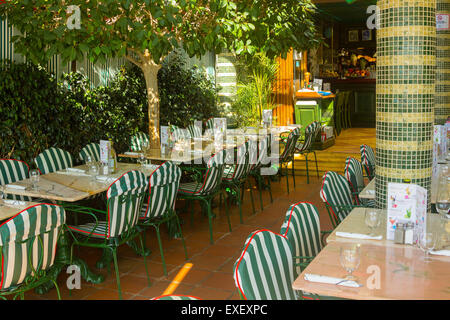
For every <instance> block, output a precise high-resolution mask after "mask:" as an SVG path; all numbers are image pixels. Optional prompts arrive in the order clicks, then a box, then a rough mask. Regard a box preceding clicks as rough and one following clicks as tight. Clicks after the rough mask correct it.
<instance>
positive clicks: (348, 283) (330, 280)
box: [304, 273, 363, 288]
mask: <svg viewBox="0 0 450 320" xmlns="http://www.w3.org/2000/svg"><path fill="white" fill-rule="evenodd" d="M304 279H305V280H306V281H311V282H318V283H327V284H334V285H338V286H345V287H353V288H360V287H362V286H363V285H362V284H360V283H358V282H356V281H354V280H351V279H343V278H335V277H328V276H322V275H319V274H311V273H305V275H304Z"/></svg>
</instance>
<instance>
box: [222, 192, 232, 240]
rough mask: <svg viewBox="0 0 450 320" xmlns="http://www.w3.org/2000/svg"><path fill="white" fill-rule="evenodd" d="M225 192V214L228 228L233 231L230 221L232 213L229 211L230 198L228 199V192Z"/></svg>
mask: <svg viewBox="0 0 450 320" xmlns="http://www.w3.org/2000/svg"><path fill="white" fill-rule="evenodd" d="M223 192H225V195H224V201H223V202H224V203H225V214H226V215H227V220H228V228H229V229H230V232H231V231H232V230H231V220H230V212H229V211H228V198H227V192H226V191H225V190H224V191H223Z"/></svg>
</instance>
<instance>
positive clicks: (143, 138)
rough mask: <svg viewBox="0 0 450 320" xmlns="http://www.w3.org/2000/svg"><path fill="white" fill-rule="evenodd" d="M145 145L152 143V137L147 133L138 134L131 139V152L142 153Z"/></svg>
mask: <svg viewBox="0 0 450 320" xmlns="http://www.w3.org/2000/svg"><path fill="white" fill-rule="evenodd" d="M143 143H147V144H148V143H150V136H149V135H148V133H145V132H138V133H136V134H135V135H133V136H131V138H130V150H131V151H142V145H143Z"/></svg>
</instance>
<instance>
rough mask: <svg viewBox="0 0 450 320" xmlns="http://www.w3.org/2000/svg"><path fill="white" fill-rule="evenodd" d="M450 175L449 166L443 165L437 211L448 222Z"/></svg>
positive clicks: (439, 177) (438, 187) (439, 176)
mask: <svg viewBox="0 0 450 320" xmlns="http://www.w3.org/2000/svg"><path fill="white" fill-rule="evenodd" d="M449 182H450V175H449V170H448V166H446V165H443V166H441V167H440V168H439V175H438V185H437V195H436V210H437V211H438V212H439V214H440V215H441V217H442V218H443V219H444V220H446V219H450V184H449Z"/></svg>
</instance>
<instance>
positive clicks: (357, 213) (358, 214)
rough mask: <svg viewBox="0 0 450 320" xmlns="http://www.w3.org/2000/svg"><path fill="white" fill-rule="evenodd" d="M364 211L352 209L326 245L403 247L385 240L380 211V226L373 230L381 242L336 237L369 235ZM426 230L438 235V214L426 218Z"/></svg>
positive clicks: (382, 212) (384, 222)
mask: <svg viewBox="0 0 450 320" xmlns="http://www.w3.org/2000/svg"><path fill="white" fill-rule="evenodd" d="M365 210H367V208H354V209H353V210H352V211H351V212H350V213H349V214H348V216H347V217H345V219H344V220H342V222H341V223H340V224H339V225H338V226H337V227H336V228H335V229H334V230H333V232H332V233H331V234H330V235H329V236H328V237H327V243H331V242H335V241H340V242H357V243H364V244H370V245H375V246H388V247H402V246H405V245H403V244H396V243H394V241H392V240H386V227H387V224H386V222H387V221H386V219H387V211H386V210H380V213H381V215H380V217H381V219H380V225H379V226H378V228H377V229H375V231H374V233H375V235H377V236H379V235H381V236H382V239H381V240H366V239H354V238H345V237H339V236H336V232H351V233H361V234H367V235H368V234H369V233H370V230H369V227H367V226H366V224H365V222H364V219H365ZM427 229H428V230H430V231H432V232H435V233H436V234H438V235H440V234H441V233H442V231H443V229H442V226H441V219H440V216H439V215H438V214H433V213H429V214H428V217H427Z"/></svg>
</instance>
